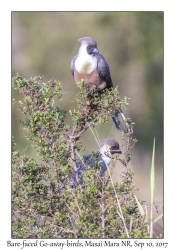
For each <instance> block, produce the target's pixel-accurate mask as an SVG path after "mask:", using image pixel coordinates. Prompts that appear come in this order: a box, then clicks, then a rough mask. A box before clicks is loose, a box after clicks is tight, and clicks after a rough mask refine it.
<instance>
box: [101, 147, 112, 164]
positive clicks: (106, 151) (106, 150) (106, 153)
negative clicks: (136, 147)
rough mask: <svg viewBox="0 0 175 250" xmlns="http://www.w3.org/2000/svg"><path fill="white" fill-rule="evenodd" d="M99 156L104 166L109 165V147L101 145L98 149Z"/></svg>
mask: <svg viewBox="0 0 175 250" xmlns="http://www.w3.org/2000/svg"><path fill="white" fill-rule="evenodd" d="M100 154H101V157H102V159H103V160H104V162H105V163H106V165H109V164H110V162H111V160H112V156H111V153H110V151H109V146H107V145H103V146H102V147H101V148H100Z"/></svg>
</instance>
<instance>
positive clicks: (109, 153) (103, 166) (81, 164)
mask: <svg viewBox="0 0 175 250" xmlns="http://www.w3.org/2000/svg"><path fill="white" fill-rule="evenodd" d="M99 144H100V149H99V151H97V152H96V153H95V154H88V155H85V156H84V157H83V160H82V161H76V168H77V173H78V179H79V180H80V182H81V181H82V174H83V172H84V171H85V169H86V168H87V167H88V166H89V167H90V168H94V167H96V165H97V164H100V172H99V174H100V176H101V177H102V176H103V175H104V173H105V171H106V170H107V168H108V166H109V164H110V163H111V161H112V159H114V157H115V155H116V154H122V151H121V149H120V146H119V143H118V142H117V141H116V140H114V139H104V140H101V141H100V142H99ZM71 178H72V180H73V182H74V184H75V185H77V179H76V172H73V173H72V174H71Z"/></svg>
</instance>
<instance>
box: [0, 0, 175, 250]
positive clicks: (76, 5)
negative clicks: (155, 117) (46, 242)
mask: <svg viewBox="0 0 175 250" xmlns="http://www.w3.org/2000/svg"><path fill="white" fill-rule="evenodd" d="M173 2H174V1H170V0H169V1H161V0H154V1H153V0H152V1H148V0H147V1H139V0H138V1H131V0H130V1H129V0H128V1H126V0H125V1H124V0H123V1H113V0H112V1H110V0H108V1H96V2H95V1H91V0H88V1H87V5H86V1H81V2H80V1H75V0H74V1H72V0H71V1H66V0H64V2H63V1H52V0H50V1H36V0H35V1H33V0H30V2H29V1H28V2H26V1H15V0H11V1H10V0H6V1H4V2H2V3H1V15H0V30H1V38H0V48H1V54H0V60H1V62H0V65H1V66H0V71H1V91H0V101H1V105H0V109H1V110H0V133H1V136H0V139H1V140H0V154H1V157H0V159H1V164H0V166H1V174H0V192H1V193H0V209H1V210H0V216H1V217H0V224H1V226H0V238H1V241H0V246H1V247H2V249H7V243H6V242H7V240H10V237H11V231H10V230H11V218H10V213H11V197H10V195H11V159H10V158H11V123H10V121H11V119H10V118H11V85H10V82H11V11H53V10H54V11H55V10H58V11H78V10H79V11H88V10H89V11H164V23H165V26H164V29H165V32H164V41H165V48H164V59H165V61H164V62H165V78H164V80H165V82H164V97H165V100H164V124H165V126H164V153H165V164H164V167H165V181H164V186H165V192H164V195H165V197H164V198H165V201H164V204H165V239H164V240H159V241H161V242H168V243H169V245H168V247H167V249H173V246H174V244H173V243H174V242H173V241H174V222H175V215H174V214H175V213H174V202H173V201H174V198H173V197H174V176H175V166H174V150H175V146H174V138H175V133H174V130H175V110H174V107H175V103H174V100H175V96H174V94H175V87H174V86H175V79H174V72H175V28H174V27H175V14H174V3H173ZM13 241H15V240H13ZM18 241H19V240H18ZM31 241H32V240H31ZM146 241H148V242H150V241H151V240H150V239H149V240H142V242H146ZM155 241H156V240H154V242H155ZM122 248H123V247H122ZM8 249H9V247H8ZM13 249H20V248H14V247H13ZM86 249H89V248H86ZM105 249H108V248H105ZM110 249H111V248H110ZM123 249H125V247H124V248H123ZM143 249H147V248H143Z"/></svg>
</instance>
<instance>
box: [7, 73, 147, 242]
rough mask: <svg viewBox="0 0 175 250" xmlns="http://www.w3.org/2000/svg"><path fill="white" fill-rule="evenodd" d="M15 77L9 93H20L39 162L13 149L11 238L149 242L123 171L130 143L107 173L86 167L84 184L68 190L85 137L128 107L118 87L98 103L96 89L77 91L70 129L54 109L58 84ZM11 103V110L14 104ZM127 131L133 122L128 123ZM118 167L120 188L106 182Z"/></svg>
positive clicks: (129, 179) (130, 181) (127, 170)
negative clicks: (82, 138) (117, 239)
mask: <svg viewBox="0 0 175 250" xmlns="http://www.w3.org/2000/svg"><path fill="white" fill-rule="evenodd" d="M41 80H42V78H41V77H34V78H31V79H30V80H28V79H25V78H23V77H21V76H19V75H16V76H15V77H13V79H12V82H13V88H14V90H16V91H18V92H20V93H22V95H23V98H22V99H21V100H20V101H18V104H19V107H20V110H21V112H22V113H23V114H24V115H25V120H24V121H21V123H22V125H23V127H24V128H25V130H24V131H25V136H26V138H28V139H29V140H30V141H31V142H32V146H33V147H34V149H35V151H36V152H37V154H38V155H39V156H40V160H39V161H36V160H34V159H32V158H30V157H28V156H26V155H25V154H24V153H19V152H18V151H17V148H16V144H15V141H14V140H13V148H12V237H13V238H126V237H130V238H147V237H149V236H148V233H147V223H146V220H145V218H144V216H143V215H141V213H140V212H139V210H138V203H137V202H136V199H135V196H134V190H135V186H134V184H133V177H134V172H133V171H132V169H131V168H130V167H128V163H129V161H130V159H131V154H130V152H129V150H130V148H131V147H132V146H133V144H134V143H135V142H136V139H133V138H132V136H131V134H127V135H124V134H122V138H123V140H125V141H126V146H125V152H124V153H123V158H122V159H119V158H118V157H116V158H115V159H114V160H113V162H112V167H111V170H110V171H106V173H105V175H103V176H100V174H99V168H100V166H99V164H97V165H96V166H95V167H94V168H90V167H88V166H87V168H86V170H85V171H84V173H83V183H81V182H78V184H77V185H74V182H73V179H72V178H71V177H70V175H71V174H72V173H77V167H76V161H80V160H82V159H81V157H80V154H79V153H80V152H81V151H84V150H85V146H84V145H83V144H82V143H81V141H80V139H81V137H82V136H83V133H84V132H85V131H86V130H87V129H89V128H90V127H93V126H95V125H96V124H102V123H105V122H106V121H108V119H111V116H112V113H113V110H115V109H116V108H124V107H125V106H126V105H128V98H125V99H124V100H122V99H121V98H120V97H119V93H118V89H117V87H116V88H114V89H113V90H112V91H111V90H108V89H106V90H104V91H103V93H101V94H100V95H99V93H98V92H97V91H96V89H95V87H92V88H90V87H86V86H84V83H83V82H79V83H77V86H78V88H79V93H78V95H77V97H76V98H75V102H76V103H77V110H69V114H70V116H71V117H72V125H71V126H70V125H67V124H66V123H65V118H66V116H67V112H66V110H64V109H62V108H60V107H58V106H57V107H55V106H54V101H55V100H56V99H58V100H62V94H61V84H60V82H58V81H56V80H50V81H48V82H46V83H43V82H42V83H41ZM14 102H16V101H15V100H14ZM127 122H129V123H130V124H131V125H132V121H131V120H130V119H127ZM116 161H120V162H121V163H122V164H123V165H124V167H125V171H124V172H123V176H122V182H121V184H119V183H118V182H113V180H112V178H111V174H112V171H113V169H114V166H115V163H116Z"/></svg>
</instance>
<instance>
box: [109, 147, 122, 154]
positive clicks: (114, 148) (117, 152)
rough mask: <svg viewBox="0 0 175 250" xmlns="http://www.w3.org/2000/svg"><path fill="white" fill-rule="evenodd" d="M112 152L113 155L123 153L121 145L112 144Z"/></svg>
mask: <svg viewBox="0 0 175 250" xmlns="http://www.w3.org/2000/svg"><path fill="white" fill-rule="evenodd" d="M110 152H111V155H113V154H121V153H122V151H121V149H120V148H119V147H115V146H112V147H111V148H110Z"/></svg>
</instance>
